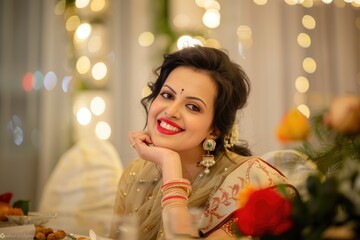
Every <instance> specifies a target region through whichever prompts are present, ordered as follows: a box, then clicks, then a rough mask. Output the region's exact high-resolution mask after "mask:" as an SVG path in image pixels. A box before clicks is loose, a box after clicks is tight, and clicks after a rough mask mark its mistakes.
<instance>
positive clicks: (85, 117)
mask: <svg viewBox="0 0 360 240" xmlns="http://www.w3.org/2000/svg"><path fill="white" fill-rule="evenodd" d="M76 119H77V120H78V122H79V123H80V124H81V125H83V126H86V125H88V124H89V123H90V122H91V112H90V110H89V109H88V108H86V107H82V108H80V109H79V111H78V112H77V113H76Z"/></svg>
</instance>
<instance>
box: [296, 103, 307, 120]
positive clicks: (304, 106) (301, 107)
mask: <svg viewBox="0 0 360 240" xmlns="http://www.w3.org/2000/svg"><path fill="white" fill-rule="evenodd" d="M297 110H299V111H300V112H301V113H302V114H304V115H305V117H307V118H309V117H310V109H309V107H308V106H306V105H305V104H300V105H299V106H298V107H297Z"/></svg>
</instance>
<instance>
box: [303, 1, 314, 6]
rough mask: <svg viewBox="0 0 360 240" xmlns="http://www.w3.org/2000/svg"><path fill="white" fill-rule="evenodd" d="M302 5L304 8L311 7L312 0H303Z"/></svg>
mask: <svg viewBox="0 0 360 240" xmlns="http://www.w3.org/2000/svg"><path fill="white" fill-rule="evenodd" d="M302 5H303V7H306V8H311V7H313V6H314V2H313V0H305V1H304V2H303V3H302Z"/></svg>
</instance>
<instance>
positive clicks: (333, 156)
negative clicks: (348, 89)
mask: <svg viewBox="0 0 360 240" xmlns="http://www.w3.org/2000/svg"><path fill="white" fill-rule="evenodd" d="M277 136H278V138H279V140H280V141H281V142H289V141H302V145H301V147H299V148H298V149H297V150H299V151H301V152H303V153H304V154H306V156H308V158H309V159H310V160H312V161H313V162H314V163H315V164H316V166H317V167H318V170H319V174H317V175H311V176H309V177H308V178H307V180H306V182H305V183H304V184H305V186H306V190H307V193H308V194H307V195H306V196H301V195H300V194H299V193H298V192H296V193H295V196H294V197H291V198H289V196H287V195H284V191H282V190H281V189H283V188H282V186H278V188H272V189H259V190H254V191H252V193H251V194H247V196H240V198H241V199H242V201H243V202H244V198H245V199H246V200H245V203H243V204H242V206H240V208H239V210H238V211H237V212H236V217H237V218H238V219H239V220H238V221H237V222H236V225H235V229H236V231H237V236H239V237H246V236H247V237H251V238H255V239H259V240H260V239H261V240H271V239H273V240H276V239H279V240H280V239H284V240H285V239H293V240H305V239H306V240H319V239H321V240H325V239H326V240H329V239H343V240H355V239H360V164H359V163H360V98H359V97H358V96H356V95H350V94H347V95H343V96H339V97H338V98H336V99H335V100H334V101H333V102H332V104H331V106H330V107H329V109H327V110H326V111H324V112H323V113H320V114H319V115H318V116H315V117H313V118H312V121H307V120H306V118H305V117H304V116H303V115H302V114H301V113H300V112H298V111H297V110H296V109H291V110H290V111H289V113H288V114H287V115H286V116H285V117H284V119H283V121H282V122H281V123H280V125H279V127H278V129H277ZM310 137H313V139H312V140H313V141H310V140H309V138H310Z"/></svg>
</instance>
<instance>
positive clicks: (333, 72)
mask: <svg viewBox="0 0 360 240" xmlns="http://www.w3.org/2000/svg"><path fill="white" fill-rule="evenodd" d="M56 3H57V1H55V0H54V1H48V0H32V1H27V0H3V1H0V13H1V16H0V19H1V25H0V26H1V27H0V31H1V41H0V47H1V49H0V54H1V58H0V94H1V95H0V133H1V135H0V193H1V192H5V191H12V192H14V193H15V198H16V199H31V200H32V202H33V205H32V208H33V209H34V208H36V204H37V201H38V198H39V196H40V193H41V192H42V188H43V186H44V183H45V182H46V180H47V178H48V176H49V174H50V173H51V171H52V169H53V167H54V165H55V164H56V162H57V161H58V159H59V158H60V156H61V154H62V153H63V152H65V150H66V149H67V148H68V147H70V145H71V144H72V136H71V134H72V132H73V131H72V130H73V129H71V127H72V125H71V121H72V109H71V95H70V94H69V93H66V92H64V91H63V89H62V87H61V79H62V78H63V77H64V76H67V75H71V74H72V73H71V70H72V69H73V66H72V65H71V63H70V62H69V60H68V54H69V52H68V46H69V42H68V38H67V36H66V32H65V23H64V20H63V16H58V15H56V14H55V13H54V6H55V4H56ZM109 3H110V9H109V14H108V19H109V22H108V28H109V31H108V32H109V33H110V36H109V37H110V39H111V43H110V47H109V49H110V51H111V52H112V53H113V54H114V59H115V62H114V65H113V69H112V70H111V81H110V82H109V88H108V89H109V93H110V97H111V98H112V100H113V102H112V106H113V109H112V112H113V118H114V119H113V121H112V122H114V126H112V137H111V141H112V142H113V143H114V145H115V146H116V148H117V150H118V151H119V155H120V158H121V159H122V161H123V164H124V166H125V165H127V164H128V163H129V162H130V161H131V160H132V159H133V158H134V157H135V152H134V150H133V149H132V148H131V147H130V146H129V144H128V141H127V133H128V131H129V130H133V129H141V128H143V126H144V119H145V113H144V111H143V109H142V107H141V105H140V99H141V94H142V90H143V87H144V86H145V85H146V82H147V81H149V80H152V79H153V76H152V69H153V67H154V66H156V65H157V64H158V63H159V56H161V52H160V50H159V49H160V48H159V46H158V45H153V46H149V47H141V46H140V45H139V44H138V37H139V35H140V34H141V33H142V32H145V31H153V24H154V21H153V19H154V14H156V11H155V10H154V8H153V7H152V4H154V2H153V1H149V0H135V1H132V0H127V1H109ZM219 3H220V5H221V10H220V13H221V24H220V26H219V27H218V28H216V29H213V30H206V29H205V27H204V26H203V24H202V22H201V18H202V13H203V11H204V10H203V9H200V10H199V9H198V7H197V6H196V5H195V4H194V1H193V0H181V1H175V0H171V1H169V4H170V7H171V6H177V8H176V9H175V10H174V9H172V10H173V11H175V12H176V11H180V10H179V9H185V10H184V13H188V14H191V22H192V24H195V25H196V26H200V27H203V29H204V31H205V32H206V33H207V34H206V35H207V36H208V37H213V38H216V39H217V40H218V41H219V42H220V44H221V46H222V47H223V48H225V49H227V50H228V51H229V53H230V56H231V58H232V59H233V60H234V61H236V62H238V63H239V64H240V65H241V66H243V68H244V69H245V71H246V72H247V73H248V75H249V77H250V79H251V81H252V93H251V96H250V99H249V104H248V106H247V108H246V109H245V111H244V112H243V113H239V121H240V136H241V138H243V139H245V140H248V141H249V144H250V147H251V148H252V150H253V152H254V154H258V155H261V154H263V153H265V152H268V151H271V150H275V149H279V148H283V147H285V146H281V145H280V144H279V143H278V142H277V140H276V137H275V129H276V126H277V124H278V123H279V121H280V119H281V118H282V116H283V114H284V113H285V112H286V111H287V110H288V109H289V108H290V107H291V106H293V105H296V104H297V103H298V102H297V101H298V100H294V96H295V95H296V89H295V86H294V83H295V80H296V78H297V77H299V76H306V77H307V78H308V79H309V81H310V89H309V91H308V92H307V93H305V94H303V95H302V98H301V99H302V101H303V102H304V103H305V104H307V105H308V106H309V107H310V110H311V112H312V113H316V111H319V110H320V109H322V108H323V107H325V106H327V104H328V103H329V102H330V100H331V99H332V98H333V97H335V96H336V95H338V94H342V93H345V92H348V91H352V92H356V93H358V94H359V92H360V90H359V88H360V87H359V70H360V66H359V63H360V61H359V56H360V51H359V41H360V37H359V27H356V19H359V17H360V16H359V14H360V13H359V11H358V10H357V9H356V8H353V7H351V6H350V4H347V5H346V7H344V8H338V7H336V6H334V4H329V5H325V4H319V5H316V6H314V7H312V8H305V7H302V6H300V5H296V6H289V5H287V4H286V3H285V2H284V1H280V0H279V1H268V3H267V4H266V5H264V6H258V5H256V4H254V2H253V1H252V0H241V1H239V0H222V1H219ZM178 4H180V5H181V6H182V7H181V8H178V7H179V5H178ZM195 9H196V10H195ZM305 14H308V15H312V16H313V17H314V18H315V20H316V28H315V29H313V30H307V29H305V28H304V27H303V25H302V22H301V21H302V17H303V16H304V15H305ZM170 20H171V19H170ZM358 22H359V20H357V24H358V25H359V23H358ZM240 25H246V26H249V27H250V28H251V29H252V39H253V44H252V46H251V48H248V49H245V50H244V52H242V54H240V52H239V48H238V38H237V35H236V31H237V28H238V27H239V26H240ZM300 32H306V33H308V34H309V35H310V36H311V38H312V44H311V46H310V47H309V48H307V49H304V48H301V47H299V45H298V44H297V40H296V39H297V36H298V34H299V33H300ZM155 37H157V36H155ZM305 57H312V58H314V59H315V60H316V62H317V69H316V71H315V73H313V74H307V73H305V72H304V70H303V67H302V61H303V59H304V58H305ZM36 70H39V71H41V72H42V73H43V74H46V73H47V72H49V71H53V72H54V73H55V74H56V75H57V77H58V82H57V83H58V84H57V86H56V87H55V88H54V89H52V90H46V89H44V88H43V87H42V88H41V89H39V90H31V91H30V92H26V91H24V90H23V87H22V81H23V80H22V79H23V76H24V74H25V73H26V72H33V73H34V72H35V71H36ZM19 119H20V120H21V121H19ZM19 126H20V129H21V131H23V135H21V131H20V133H19V130H18V129H19V128H16V127H19ZM21 136H23V140H21ZM14 137H16V138H15V140H18V141H20V142H21V144H20V145H17V143H15V140H14ZM19 138H20V140H19ZM21 166H22V167H21Z"/></svg>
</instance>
